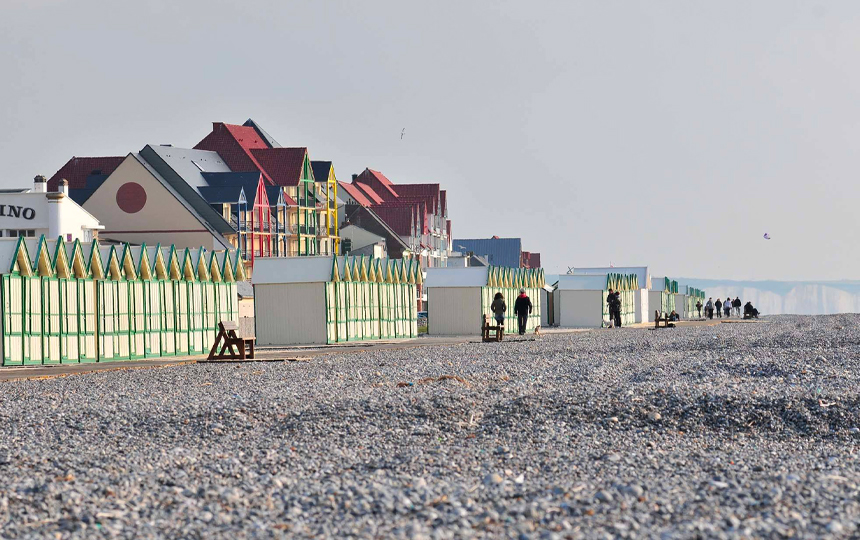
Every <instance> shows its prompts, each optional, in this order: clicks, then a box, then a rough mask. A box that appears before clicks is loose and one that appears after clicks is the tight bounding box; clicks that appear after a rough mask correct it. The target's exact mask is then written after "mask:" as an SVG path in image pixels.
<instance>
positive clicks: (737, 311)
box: [732, 296, 743, 317]
mask: <svg viewBox="0 0 860 540" xmlns="http://www.w3.org/2000/svg"><path fill="white" fill-rule="evenodd" d="M742 305H743V302H741V297H740V296H738V297H736V298H735V300H734V302H732V307H733V308H735V316H737V317H740V316H741V306H742Z"/></svg>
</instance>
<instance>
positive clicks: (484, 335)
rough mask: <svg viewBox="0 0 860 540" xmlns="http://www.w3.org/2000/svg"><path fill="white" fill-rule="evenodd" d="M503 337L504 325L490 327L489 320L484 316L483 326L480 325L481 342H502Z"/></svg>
mask: <svg viewBox="0 0 860 540" xmlns="http://www.w3.org/2000/svg"><path fill="white" fill-rule="evenodd" d="M493 332H495V335H493ZM504 337H505V327H504V325H496V326H492V325H490V318H489V317H488V316H487V315H484V324H483V325H481V341H483V342H484V343H487V342H493V341H502V339H503V338H504Z"/></svg>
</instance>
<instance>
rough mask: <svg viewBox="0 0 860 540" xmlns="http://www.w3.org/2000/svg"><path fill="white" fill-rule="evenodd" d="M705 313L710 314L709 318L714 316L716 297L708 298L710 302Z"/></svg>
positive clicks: (706, 305)
mask: <svg viewBox="0 0 860 540" xmlns="http://www.w3.org/2000/svg"><path fill="white" fill-rule="evenodd" d="M705 313H706V314H707V315H708V318H709V319H713V318H714V299H713V298H708V303H707V304H705Z"/></svg>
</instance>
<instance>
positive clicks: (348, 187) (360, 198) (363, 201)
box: [337, 182, 373, 206]
mask: <svg viewBox="0 0 860 540" xmlns="http://www.w3.org/2000/svg"><path fill="white" fill-rule="evenodd" d="M337 185H338V186H339V187H340V189H342V190H344V191H345V192H346V194H347V195H349V196H350V197H352V198H353V199H355V202H357V203H358V204H360V205H361V206H373V202H372V201H371V200H370V199H368V198H367V196H366V195H365V194H364V193H362V191H361V190H360V189H358V188H357V187H355V186H354V185H352V184H347V183H346V182H338V183H337Z"/></svg>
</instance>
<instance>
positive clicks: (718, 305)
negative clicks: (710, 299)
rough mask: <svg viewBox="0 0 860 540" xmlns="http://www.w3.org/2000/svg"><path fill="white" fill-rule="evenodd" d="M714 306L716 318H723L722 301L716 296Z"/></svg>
mask: <svg viewBox="0 0 860 540" xmlns="http://www.w3.org/2000/svg"><path fill="white" fill-rule="evenodd" d="M714 307H715V308H717V318H718V319H722V318H723V302H722V300H720V299H719V298H717V301H716V302H714Z"/></svg>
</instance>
